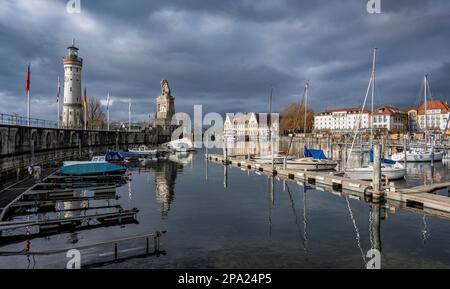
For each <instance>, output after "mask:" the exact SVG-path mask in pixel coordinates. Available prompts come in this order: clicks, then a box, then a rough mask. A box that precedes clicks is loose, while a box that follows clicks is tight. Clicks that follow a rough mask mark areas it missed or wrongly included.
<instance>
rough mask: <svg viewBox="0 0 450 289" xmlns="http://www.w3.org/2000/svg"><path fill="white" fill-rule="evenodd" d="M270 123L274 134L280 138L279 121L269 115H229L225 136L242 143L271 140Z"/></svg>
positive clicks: (225, 123)
mask: <svg viewBox="0 0 450 289" xmlns="http://www.w3.org/2000/svg"><path fill="white" fill-rule="evenodd" d="M269 123H271V126H272V134H273V135H274V136H278V134H279V121H278V119H275V118H274V119H273V121H270V117H269V115H268V114H267V113H254V112H251V113H247V114H236V115H233V114H227V116H226V119H225V122H224V136H225V138H226V139H234V140H240V141H250V140H269Z"/></svg>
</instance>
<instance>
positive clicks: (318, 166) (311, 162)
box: [286, 81, 338, 171]
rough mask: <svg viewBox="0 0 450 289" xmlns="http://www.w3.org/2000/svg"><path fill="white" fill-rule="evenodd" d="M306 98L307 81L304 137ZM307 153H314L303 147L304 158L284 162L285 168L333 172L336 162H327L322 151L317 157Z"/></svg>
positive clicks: (305, 96)
mask: <svg viewBox="0 0 450 289" xmlns="http://www.w3.org/2000/svg"><path fill="white" fill-rule="evenodd" d="M308 97H309V81H307V82H306V84H305V91H304V100H305V116H304V123H303V133H304V135H305V136H306V125H307V122H306V118H307V114H308V109H307V108H308ZM309 151H315V150H309V149H308V148H306V147H305V150H304V152H305V157H303V158H294V159H290V160H286V168H288V169H297V170H308V171H327V170H334V169H335V168H336V166H337V164H338V163H337V162H336V161H333V160H329V159H327V158H326V156H325V155H324V154H323V152H322V151H319V150H317V151H318V152H319V153H320V154H321V155H320V156H319V157H315V156H314V155H312V154H311V153H309Z"/></svg>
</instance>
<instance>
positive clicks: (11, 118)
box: [0, 113, 58, 128]
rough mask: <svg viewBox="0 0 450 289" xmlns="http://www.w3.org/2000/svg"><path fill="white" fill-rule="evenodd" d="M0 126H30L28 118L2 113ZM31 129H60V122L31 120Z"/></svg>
mask: <svg viewBox="0 0 450 289" xmlns="http://www.w3.org/2000/svg"><path fill="white" fill-rule="evenodd" d="M0 124H2V125H14V126H28V118H27V117H23V116H20V115H11V114H4V113H0ZM30 126H31V127H43V128H58V122H56V121H52V120H45V119H38V118H30Z"/></svg>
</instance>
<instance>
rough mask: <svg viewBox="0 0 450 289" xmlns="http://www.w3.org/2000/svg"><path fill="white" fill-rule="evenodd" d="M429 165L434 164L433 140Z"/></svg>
mask: <svg viewBox="0 0 450 289" xmlns="http://www.w3.org/2000/svg"><path fill="white" fill-rule="evenodd" d="M431 166H432V167H433V166H434V142H433V143H432V144H431Z"/></svg>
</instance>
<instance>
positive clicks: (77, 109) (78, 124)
mask: <svg viewBox="0 0 450 289" xmlns="http://www.w3.org/2000/svg"><path fill="white" fill-rule="evenodd" d="M63 64H64V106H63V119H62V125H63V127H64V128H80V129H81V128H82V127H83V123H84V114H83V98H82V97H81V68H82V66H83V59H82V58H80V57H78V48H77V47H75V40H73V41H72V46H69V47H67V55H66V56H64V57H63Z"/></svg>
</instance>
